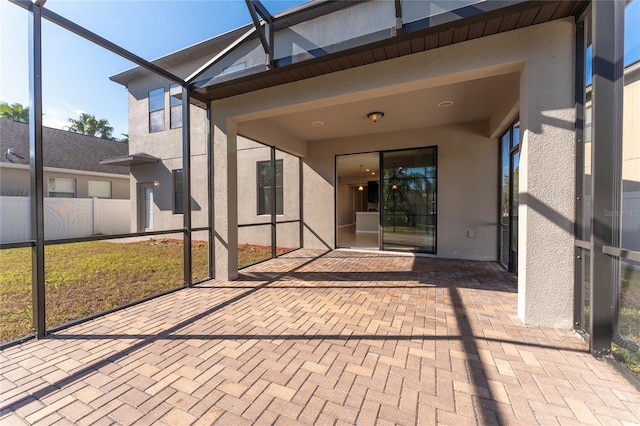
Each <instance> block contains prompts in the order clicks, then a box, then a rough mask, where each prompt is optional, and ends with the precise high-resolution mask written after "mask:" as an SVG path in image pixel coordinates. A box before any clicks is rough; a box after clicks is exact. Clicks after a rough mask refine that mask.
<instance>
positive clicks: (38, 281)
mask: <svg viewBox="0 0 640 426" xmlns="http://www.w3.org/2000/svg"><path fill="white" fill-rule="evenodd" d="M44 3H45V1H44V0H39V1H37V2H35V3H34V4H33V6H32V9H31V12H30V13H29V164H30V168H31V239H32V240H34V241H35V245H34V246H33V248H32V249H31V272H32V276H31V282H32V297H33V327H34V329H35V334H36V337H39V338H40V337H44V336H45V334H46V323H45V300H44V297H45V288H44V181H43V180H44V170H43V168H44V158H43V156H42V6H43V5H44Z"/></svg>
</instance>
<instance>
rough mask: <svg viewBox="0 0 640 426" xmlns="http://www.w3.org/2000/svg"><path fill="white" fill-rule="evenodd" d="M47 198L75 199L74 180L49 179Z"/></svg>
mask: <svg viewBox="0 0 640 426" xmlns="http://www.w3.org/2000/svg"><path fill="white" fill-rule="evenodd" d="M47 196H49V197H58V198H75V197H76V180H75V179H71V178H59V177H56V178H54V177H50V178H48V179H47Z"/></svg>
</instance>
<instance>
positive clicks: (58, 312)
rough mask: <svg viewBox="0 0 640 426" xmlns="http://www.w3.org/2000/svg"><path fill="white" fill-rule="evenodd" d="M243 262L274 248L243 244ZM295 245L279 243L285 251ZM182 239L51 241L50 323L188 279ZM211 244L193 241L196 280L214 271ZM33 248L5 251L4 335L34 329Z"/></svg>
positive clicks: (0, 325) (0, 293) (0, 291)
mask: <svg viewBox="0 0 640 426" xmlns="http://www.w3.org/2000/svg"><path fill="white" fill-rule="evenodd" d="M238 249H239V253H238V259H239V260H238V264H239V265H238V266H239V267H244V266H247V265H250V264H253V263H256V262H259V261H261V260H265V259H268V258H270V257H271V248H270V247H262V246H251V245H241V246H239V247H238ZM288 250H289V249H278V253H279V254H280V253H283V252H286V251H288ZM182 256H183V245H182V241H179V240H170V239H158V240H148V241H143V242H137V243H127V244H116V243H112V242H102V241H100V242H84V243H73V244H61V245H52V246H47V247H45V276H46V281H45V298H46V323H47V327H48V328H51V327H55V326H56V325H61V324H64V323H66V322H68V321H71V320H74V319H78V318H82V317H85V316H87V315H91V314H94V313H98V312H102V311H105V310H107V309H111V308H113V307H116V306H119V305H123V304H126V303H130V302H133V301H136V300H140V299H143V298H145V297H148V296H152V295H155V294H159V293H162V292H165V291H168V290H171V289H175V288H178V287H181V286H182V285H183V264H182ZM207 259H208V244H207V243H206V242H199V241H197V242H193V244H192V263H193V267H192V274H193V279H194V280H196V281H197V280H202V279H205V278H207V277H208V275H209V274H208V261H207ZM31 303H32V301H31V249H30V248H18V249H7V250H2V251H1V252H0V341H3V342H6V341H9V340H13V339H16V338H19V337H21V336H25V335H28V334H30V333H31V327H32V325H31V324H32V313H31V312H32V311H31Z"/></svg>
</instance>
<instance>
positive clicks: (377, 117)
mask: <svg viewBox="0 0 640 426" xmlns="http://www.w3.org/2000/svg"><path fill="white" fill-rule="evenodd" d="M382 117H384V112H381V111H374V112H370V113H369V114H367V118H368V119H369V120H371V121H373V122H374V123H377V122H378V120H380V119H381V118H382Z"/></svg>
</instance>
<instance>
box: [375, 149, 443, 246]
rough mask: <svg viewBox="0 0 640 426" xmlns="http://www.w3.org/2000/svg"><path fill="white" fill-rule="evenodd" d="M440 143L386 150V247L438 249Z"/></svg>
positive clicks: (383, 221) (384, 233) (384, 223)
mask: <svg viewBox="0 0 640 426" xmlns="http://www.w3.org/2000/svg"><path fill="white" fill-rule="evenodd" d="M436 160H437V151H436V147H430V148H419V149H406V150H401V151H388V152H383V153H382V173H381V175H380V176H381V178H382V182H381V187H382V249H383V250H396V251H410V252H420V253H436V222H437V221H436V217H437V216H436V193H437V185H436Z"/></svg>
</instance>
